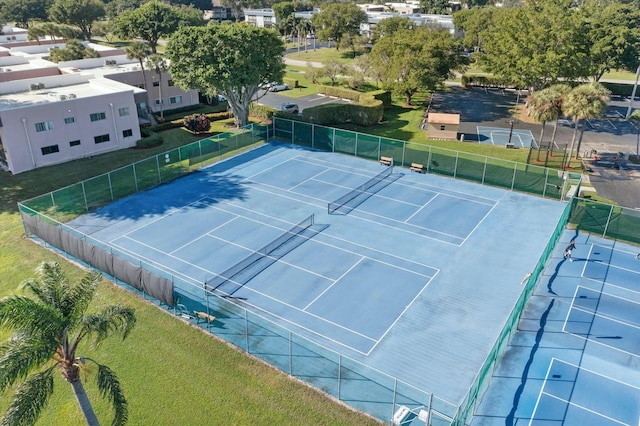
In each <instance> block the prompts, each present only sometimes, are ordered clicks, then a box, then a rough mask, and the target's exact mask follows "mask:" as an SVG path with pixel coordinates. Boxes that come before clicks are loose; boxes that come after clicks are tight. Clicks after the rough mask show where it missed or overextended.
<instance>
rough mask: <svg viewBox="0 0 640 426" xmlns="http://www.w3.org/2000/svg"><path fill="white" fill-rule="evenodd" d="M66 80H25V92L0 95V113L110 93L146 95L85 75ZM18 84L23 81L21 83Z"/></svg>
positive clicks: (103, 79) (135, 89) (113, 82)
mask: <svg viewBox="0 0 640 426" xmlns="http://www.w3.org/2000/svg"><path fill="white" fill-rule="evenodd" d="M66 77H68V76H65V75H60V76H53V77H44V78H41V79H40V80H42V81H46V82H47V83H48V84H47V83H44V82H43V83H42V84H41V85H40V86H39V85H38V83H33V80H28V81H27V84H28V85H29V86H28V87H27V88H26V90H22V91H18V92H13V93H3V94H1V95H0V111H6V110H11V109H18V108H26V107H31V106H33V105H37V104H45V103H54V102H66V101H70V100H73V99H78V98H87V97H91V96H98V95H104V94H110V93H121V92H131V91H133V92H134V93H143V92H145V90H144V89H139V88H137V87H133V86H130V85H128V84H124V83H120V82H118V81H114V80H110V79H107V78H101V77H100V78H93V79H89V78H87V77H86V76H73V77H74V78H73V79H70V78H66ZM56 80H57V81H56ZM20 82H24V81H23V80H20ZM10 83H16V82H10ZM56 83H60V85H57V86H56V85H55V84H56ZM65 83H66V84H65ZM6 84H8V83H3V86H4V85H6ZM23 86H24V85H23ZM37 87H41V88H37ZM3 89H4V88H3Z"/></svg>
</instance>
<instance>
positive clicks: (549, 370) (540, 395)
mask: <svg viewBox="0 0 640 426" xmlns="http://www.w3.org/2000/svg"><path fill="white" fill-rule="evenodd" d="M556 361H557V362H558V363H561V364H565V365H568V366H570V367H573V368H576V369H577V372H576V377H575V379H574V380H573V381H574V383H576V382H577V381H578V374H579V373H580V371H584V372H587V373H590V374H593V375H595V376H599V377H602V378H604V379H606V380H609V381H612V382H615V383H619V384H621V385H624V386H627V387H629V388H632V389H636V390H639V391H640V387H638V386H634V385H631V384H629V383H625V382H623V381H621V380H617V379H614V378H613V377H610V376H607V375H604V374H601V373H598V372H596V371H594V370H590V369H588V368H584V367H581V366H579V365H576V364H572V363H570V362H567V361H564V360H561V359H558V358H555V357H552V358H551V361H550V362H549V367H548V368H547V373H546V374H545V377H544V380H543V382H542V387H541V388H540V392H539V393H538V399H537V400H536V403H535V405H534V408H533V412H532V413H531V419H529V426H532V425H533V422H534V421H537V420H539V419H536V417H535V415H536V412H537V411H538V408H539V406H540V400H541V398H542V395H546V396H549V397H551V398H554V399H556V400H558V401H562V402H565V403H567V404H569V405H571V406H573V407H577V408H579V409H581V410H585V411H587V412H590V413H593V414H596V415H597V416H600V417H602V418H605V419H607V420H611V421H613V422H616V423H618V424H620V425H626V426H631V425H630V424H627V423H624V422H621V421H620V420H616V419H613V418H611V417H608V416H605V415H604V414H601V413H599V412H597V411H594V410H591V409H589V408H588V407H584V406H582V405H578V404H576V403H573V402H571V401H570V400H565V399H563V398H560V397H558V396H556V395H553V394H551V393H549V392H546V391H545V390H544V388H545V386H546V384H547V382H550V380H549V374H550V373H551V370H552V368H553V364H554V362H556ZM543 414H544V413H543ZM554 421H556V420H554ZM562 421H563V422H564V418H563V419H562Z"/></svg>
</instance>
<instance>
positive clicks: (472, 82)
mask: <svg viewBox="0 0 640 426" xmlns="http://www.w3.org/2000/svg"><path fill="white" fill-rule="evenodd" d="M461 84H462V87H470V86H478V87H495V88H499V89H518V85H517V84H515V83H513V82H512V81H511V80H508V79H505V78H502V77H497V76H493V75H470V74H464V75H463V76H462V79H461Z"/></svg>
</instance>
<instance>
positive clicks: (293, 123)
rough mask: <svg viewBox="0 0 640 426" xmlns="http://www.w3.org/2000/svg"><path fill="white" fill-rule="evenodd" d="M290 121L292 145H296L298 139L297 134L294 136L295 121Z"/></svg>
mask: <svg viewBox="0 0 640 426" xmlns="http://www.w3.org/2000/svg"><path fill="white" fill-rule="evenodd" d="M289 121H290V122H291V145H295V144H296V143H295V140H296V138H295V134H294V132H295V121H293V120H289Z"/></svg>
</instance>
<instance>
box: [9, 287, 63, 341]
mask: <svg viewBox="0 0 640 426" xmlns="http://www.w3.org/2000/svg"><path fill="white" fill-rule="evenodd" d="M0 327H5V328H9V329H13V330H30V333H39V334H42V335H51V334H55V333H57V332H58V331H59V330H60V329H61V328H64V318H62V316H61V315H60V313H59V312H58V311H57V310H56V309H55V308H53V307H51V306H48V305H45V304H42V303H38V302H37V301H35V300H32V299H30V298H28V297H25V296H19V295H14V296H7V297H3V298H2V299H0Z"/></svg>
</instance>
